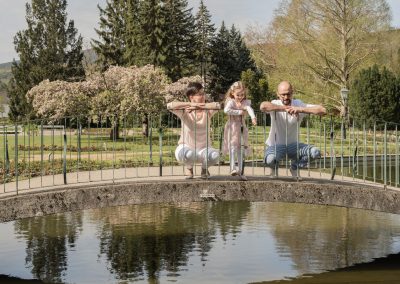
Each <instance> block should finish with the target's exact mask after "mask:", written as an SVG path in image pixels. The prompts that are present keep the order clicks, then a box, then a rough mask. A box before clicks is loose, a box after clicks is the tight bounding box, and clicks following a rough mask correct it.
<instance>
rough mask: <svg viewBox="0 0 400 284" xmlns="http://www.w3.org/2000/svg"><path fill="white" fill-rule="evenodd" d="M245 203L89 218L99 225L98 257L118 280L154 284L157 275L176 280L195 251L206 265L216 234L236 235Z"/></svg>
mask: <svg viewBox="0 0 400 284" xmlns="http://www.w3.org/2000/svg"><path fill="white" fill-rule="evenodd" d="M249 210H250V203H249V202H236V203H231V204H229V203H187V204H179V205H153V204H151V205H142V206H140V207H138V206H131V207H119V208H118V210H117V211H115V208H108V209H100V210H94V211H92V212H91V214H90V218H91V219H92V221H95V222H102V223H103V224H104V225H103V227H102V228H101V233H100V240H101V241H100V253H101V254H103V255H105V256H106V258H107V260H108V262H109V264H110V270H111V272H112V273H115V274H117V276H118V278H119V279H136V280H143V279H144V278H147V280H148V282H149V283H156V282H157V279H158V278H159V276H160V271H162V270H165V271H167V275H168V276H169V277H178V276H179V275H180V274H179V271H180V270H181V269H182V267H185V266H187V262H188V258H189V255H190V253H191V252H192V251H194V250H195V251H196V252H197V253H198V255H199V256H200V258H201V261H203V262H204V261H206V260H207V254H208V252H209V251H210V250H211V248H212V242H213V239H214V238H215V235H216V232H217V230H218V232H219V234H220V235H221V236H223V237H225V236H227V235H228V234H236V233H238V232H240V229H239V228H240V226H241V225H242V222H243V219H244V217H245V216H246V214H247V213H248V211H249Z"/></svg>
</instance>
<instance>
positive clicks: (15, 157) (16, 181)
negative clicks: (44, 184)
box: [14, 122, 18, 195]
mask: <svg viewBox="0 0 400 284" xmlns="http://www.w3.org/2000/svg"><path fill="white" fill-rule="evenodd" d="M14 126H15V127H14V145H15V146H14V155H15V156H14V163H15V188H16V190H17V195H18V125H17V122H15V124H14Z"/></svg>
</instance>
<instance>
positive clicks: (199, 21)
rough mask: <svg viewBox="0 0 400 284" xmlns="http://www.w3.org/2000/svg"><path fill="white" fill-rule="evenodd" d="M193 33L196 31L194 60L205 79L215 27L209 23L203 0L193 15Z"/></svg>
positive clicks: (208, 15) (209, 18) (209, 19)
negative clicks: (194, 24)
mask: <svg viewBox="0 0 400 284" xmlns="http://www.w3.org/2000/svg"><path fill="white" fill-rule="evenodd" d="M195 21H196V22H195V23H196V26H195V33H196V42H197V47H196V49H197V50H196V61H197V64H198V65H199V69H200V70H199V73H200V75H201V77H202V78H203V79H204V81H206V77H207V70H208V68H209V65H210V61H211V43H212V40H213V39H214V37H215V30H216V29H215V27H214V24H212V23H211V15H210V12H209V11H208V10H207V7H206V6H205V5H204V3H203V0H201V1H200V6H199V11H198V12H197V14H196V16H195Z"/></svg>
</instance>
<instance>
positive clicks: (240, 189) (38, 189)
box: [0, 166, 400, 222]
mask: <svg viewBox="0 0 400 284" xmlns="http://www.w3.org/2000/svg"><path fill="white" fill-rule="evenodd" d="M182 171H183V169H182V167H175V168H172V167H166V168H164V170H163V172H164V176H162V177H160V176H158V174H159V173H158V169H157V168H129V169H118V170H103V171H92V172H80V173H69V174H68V180H69V181H72V182H73V183H72V184H71V185H63V176H62V175H53V176H44V177H36V178H32V179H30V180H22V181H19V184H18V185H17V184H16V183H15V182H14V183H6V184H4V185H3V189H2V193H0V222H7V221H11V220H16V219H20V218H27V217H33V216H43V215H47V214H53V213H60V212H68V211H76V210H84V209H91V208H98V207H109V206H119V205H131V204H142V203H159V202H163V203H180V202H200V201H231V200H248V201H254V202H255V201H267V202H290V203H305V204H318V205H331V206H343V207H349V208H359V209H366V210H375V211H382V212H388V213H394V214H400V190H399V188H394V187H390V186H385V187H384V186H383V185H379V184H377V183H372V182H369V181H366V180H358V179H354V178H349V177H343V176H336V177H335V180H330V175H329V174H327V173H321V172H316V171H307V170H302V171H301V176H302V180H296V179H293V178H292V177H288V176H287V170H286V169H280V171H279V176H278V177H271V176H269V175H268V174H269V173H268V172H267V173H266V170H265V169H264V168H262V167H261V168H254V167H253V168H250V169H247V172H246V173H247V177H248V181H241V180H239V178H238V177H231V176H228V167H226V166H222V167H213V168H211V177H210V178H209V179H207V180H202V179H200V178H195V179H193V180H185V178H184V176H183V175H182ZM267 171H268V170H267ZM197 172H198V173H199V170H198V169H197ZM100 176H101V179H100ZM17 188H18V191H17V190H16V189H17Z"/></svg>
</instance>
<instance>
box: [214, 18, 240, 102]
mask: <svg viewBox="0 0 400 284" xmlns="http://www.w3.org/2000/svg"><path fill="white" fill-rule="evenodd" d="M229 42H230V36H229V31H228V30H227V29H226V27H225V23H224V22H222V25H221V27H220V29H219V31H218V34H217V36H216V37H215V39H214V40H213V42H212V49H211V50H212V54H211V64H212V66H211V68H210V83H209V86H208V89H209V90H210V91H211V93H212V95H213V97H214V99H216V100H219V99H220V98H219V96H220V95H221V94H224V93H225V92H226V90H227V89H228V87H229V86H230V84H232V83H233V82H234V81H235V80H237V78H235V77H234V76H233V75H232V72H231V71H232V68H233V65H234V62H233V58H232V55H231V54H230V52H231V49H230V44H229Z"/></svg>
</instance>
